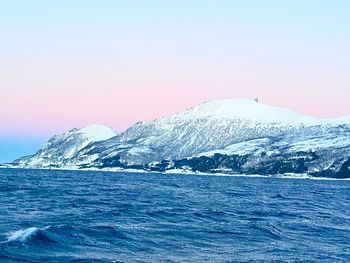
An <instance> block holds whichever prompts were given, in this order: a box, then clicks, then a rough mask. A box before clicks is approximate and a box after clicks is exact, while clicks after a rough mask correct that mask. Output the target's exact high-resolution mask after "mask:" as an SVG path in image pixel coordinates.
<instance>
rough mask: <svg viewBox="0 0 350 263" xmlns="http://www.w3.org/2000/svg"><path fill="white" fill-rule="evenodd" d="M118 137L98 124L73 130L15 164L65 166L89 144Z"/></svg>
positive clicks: (53, 139) (108, 128)
mask: <svg viewBox="0 0 350 263" xmlns="http://www.w3.org/2000/svg"><path fill="white" fill-rule="evenodd" d="M116 135H117V133H116V132H115V131H114V130H113V129H112V128H110V127H107V126H103V125H96V124H94V125H90V126H87V127H85V128H82V129H72V130H70V131H68V132H66V133H63V134H61V135H55V136H53V137H52V138H51V139H49V140H48V142H47V143H46V144H45V145H44V146H43V147H42V148H41V149H40V150H39V151H38V152H37V153H36V154H34V155H31V156H27V157H23V158H20V159H18V160H16V161H15V163H16V164H18V165H19V166H27V167H52V166H65V165H66V164H67V163H68V162H69V161H70V160H72V159H74V158H75V156H76V155H77V153H78V152H79V151H80V150H82V149H83V148H85V147H87V146H88V145H89V144H91V143H96V142H99V141H104V140H108V139H110V138H112V137H114V136H116Z"/></svg>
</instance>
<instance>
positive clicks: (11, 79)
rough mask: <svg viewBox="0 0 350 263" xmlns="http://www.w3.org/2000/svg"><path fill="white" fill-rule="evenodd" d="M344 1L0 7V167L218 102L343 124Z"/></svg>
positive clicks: (348, 73) (181, 0)
mask: <svg viewBox="0 0 350 263" xmlns="http://www.w3.org/2000/svg"><path fill="white" fill-rule="evenodd" d="M349 14H350V1H347V0H344V1H340V0H334V1H329V0H327V1H322V0H313V1H311V0H299V1H287V0H278V1H277V0H276V1H269V0H265V1H260V0H256V1H253V0H241V1H234V0H227V1H225V0H217V1H214V0H211V1H205V0H197V1H196V0H177V1H161V0H159V1H152V0H147V1H146V0H144V1H141V0H139V1H138V0H134V1H117V0H116V1H112V0H111V1H107V0H100V1H88V0H81V1H78V0H75V1H71V0H57V1H54V0H51V1H44V0H43V1H35V0H31V1H27V0H23V1H18V0H0V163H1V162H4V161H10V160H12V159H13V158H15V157H18V156H20V155H23V154H26V153H31V152H33V151H34V150H33V149H36V148H38V145H40V144H42V143H43V141H44V140H45V139H47V138H48V137H49V136H51V135H52V134H55V133H60V132H63V131H66V130H68V129H71V128H73V127H83V126H85V125H88V124H91V123H101V124H106V125H110V126H112V127H113V128H115V129H116V130H117V131H121V130H124V129H125V128H127V127H128V126H130V125H131V124H133V123H135V122H137V121H139V120H150V119H154V118H157V117H160V116H163V115H167V114H170V113H174V112H177V111H180V110H183V109H184V108H187V107H189V106H192V105H195V104H198V103H201V102H203V101H206V100H210V99H217V98H241V97H249V98H255V97H258V98H259V99H260V101H262V102H263V103H267V104H273V105H277V106H283V107H287V108H291V109H293V110H296V111H299V112H302V113H305V114H309V115H315V116H320V117H335V116H342V115H350V103H349V101H350V15H349Z"/></svg>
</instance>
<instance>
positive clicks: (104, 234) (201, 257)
mask: <svg viewBox="0 0 350 263" xmlns="http://www.w3.org/2000/svg"><path fill="white" fill-rule="evenodd" d="M349 190H350V181H341V180H338V181H337V180H308V179H280V178H257V177H223V176H195V175H182V174H176V175H169V174H152V173H124V172H119V173H111V172H87V171H59V170H51V171H49V170H19V169H0V262H203V261H209V262H249V261H252V262H273V261H276V262H300V261H305V262H310V261H311V262H350V192H349Z"/></svg>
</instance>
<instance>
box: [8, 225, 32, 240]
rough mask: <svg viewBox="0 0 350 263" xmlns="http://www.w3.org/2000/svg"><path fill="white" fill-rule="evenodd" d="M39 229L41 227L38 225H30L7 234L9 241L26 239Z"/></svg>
mask: <svg viewBox="0 0 350 263" xmlns="http://www.w3.org/2000/svg"><path fill="white" fill-rule="evenodd" d="M38 230H39V228H37V227H29V228H26V229H21V230H17V231H14V232H11V233H9V235H8V236H7V241H26V240H27V239H28V238H29V237H31V236H32V235H33V234H34V233H35V232H37V231H38Z"/></svg>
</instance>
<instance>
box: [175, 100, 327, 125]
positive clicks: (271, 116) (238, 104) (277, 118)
mask: <svg viewBox="0 0 350 263" xmlns="http://www.w3.org/2000/svg"><path fill="white" fill-rule="evenodd" d="M175 116H177V117H185V118H214V119H225V118H226V119H246V120H251V121H255V122H265V123H282V124H304V125H317V124H322V123H324V122H325V120H322V119H317V118H314V117H311V116H306V115H302V114H300V113H297V112H294V111H291V110H288V109H283V108H279V107H275V106H270V105H266V104H262V103H259V102H256V101H255V100H253V99H223V100H212V101H208V102H204V103H202V104H200V105H197V106H195V107H192V108H189V109H187V110H186V111H183V112H180V113H178V114H176V115H175Z"/></svg>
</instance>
